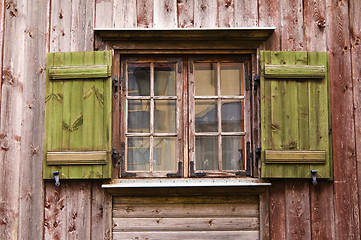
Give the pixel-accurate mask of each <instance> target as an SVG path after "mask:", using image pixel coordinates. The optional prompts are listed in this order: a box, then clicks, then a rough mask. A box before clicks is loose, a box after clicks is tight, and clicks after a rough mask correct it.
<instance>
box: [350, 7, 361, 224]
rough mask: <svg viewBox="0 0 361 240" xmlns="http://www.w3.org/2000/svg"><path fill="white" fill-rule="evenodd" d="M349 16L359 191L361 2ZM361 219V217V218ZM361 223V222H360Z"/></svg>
mask: <svg viewBox="0 0 361 240" xmlns="http://www.w3.org/2000/svg"><path fill="white" fill-rule="evenodd" d="M349 4H350V6H349V11H350V12H349V16H350V31H351V32H350V34H351V35H350V37H351V44H352V48H351V63H352V64H351V65H352V84H353V88H354V90H353V94H354V98H353V100H354V111H355V139H356V157H357V183H358V189H360V187H361V162H360V159H361V141H360V139H361V125H360V124H361V83H360V79H361V66H360V64H358V63H359V61H360V58H361V47H360V38H361V16H360V14H358V10H357V9H360V7H361V3H360V2H359V1H350V2H349ZM358 198H359V206H358V208H359V210H360V214H359V216H361V202H360V199H361V191H360V190H359V191H358ZM360 218H361V217H360ZM360 221H361V220H360Z"/></svg>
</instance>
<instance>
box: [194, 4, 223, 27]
mask: <svg viewBox="0 0 361 240" xmlns="http://www.w3.org/2000/svg"><path fill="white" fill-rule="evenodd" d="M217 19H218V14H217V2H216V1H213V0H199V1H195V2H194V26H195V27H196V28H214V27H217V25H218V24H217Z"/></svg>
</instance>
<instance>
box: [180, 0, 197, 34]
mask: <svg viewBox="0 0 361 240" xmlns="http://www.w3.org/2000/svg"><path fill="white" fill-rule="evenodd" d="M177 16H178V27H179V28H192V27H193V26H194V0H178V1H177Z"/></svg>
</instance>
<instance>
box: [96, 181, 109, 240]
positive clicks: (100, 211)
mask: <svg viewBox="0 0 361 240" xmlns="http://www.w3.org/2000/svg"><path fill="white" fill-rule="evenodd" d="M101 185H102V182H93V183H92V196H91V239H94V240H97V239H104V240H110V239H112V236H111V235H112V228H111V226H112V197H111V195H109V194H107V193H106V192H105V191H104V190H103V189H102V188H101Z"/></svg>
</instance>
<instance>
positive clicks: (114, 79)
mask: <svg viewBox="0 0 361 240" xmlns="http://www.w3.org/2000/svg"><path fill="white" fill-rule="evenodd" d="M113 87H114V98H117V96H118V88H121V86H120V85H119V80H118V75H115V76H114V77H113ZM119 90H120V89H119Z"/></svg>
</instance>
